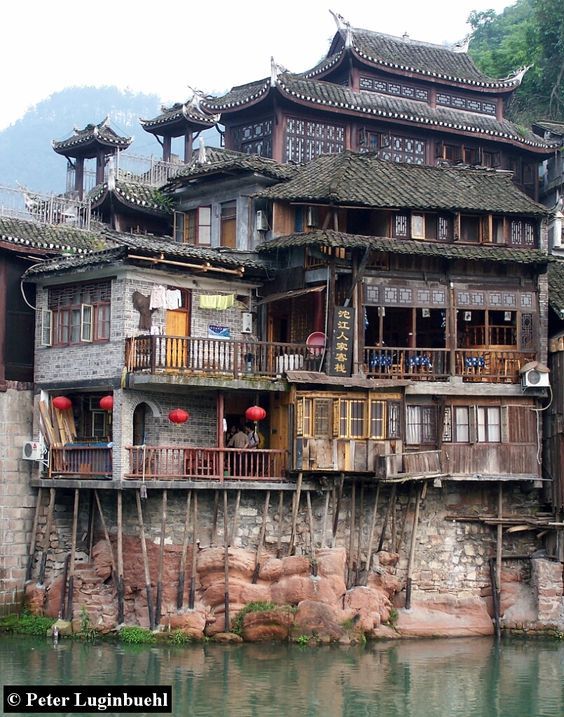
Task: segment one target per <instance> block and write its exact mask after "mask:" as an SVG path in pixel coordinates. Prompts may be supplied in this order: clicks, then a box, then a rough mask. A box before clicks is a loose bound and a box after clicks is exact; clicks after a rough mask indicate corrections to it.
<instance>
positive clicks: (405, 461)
mask: <svg viewBox="0 0 564 717" xmlns="http://www.w3.org/2000/svg"><path fill="white" fill-rule="evenodd" d="M380 471H381V475H383V477H384V479H385V480H390V481H402V480H410V479H413V478H431V477H433V476H436V477H439V476H444V475H445V466H444V456H443V453H442V451H440V450H432V451H414V452H412V453H387V454H385V455H383V456H380Z"/></svg>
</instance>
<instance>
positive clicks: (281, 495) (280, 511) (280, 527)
mask: <svg viewBox="0 0 564 717" xmlns="http://www.w3.org/2000/svg"><path fill="white" fill-rule="evenodd" d="M283 517H284V491H283V490H281V491H280V492H279V493H278V543H277V544H276V557H277V558H279V557H280V555H281V554H282V533H283V530H284V529H283V525H282V519H283Z"/></svg>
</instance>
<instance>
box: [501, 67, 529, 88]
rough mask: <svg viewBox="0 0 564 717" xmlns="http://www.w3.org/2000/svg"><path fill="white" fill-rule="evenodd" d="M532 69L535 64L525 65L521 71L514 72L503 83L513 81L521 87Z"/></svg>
mask: <svg viewBox="0 0 564 717" xmlns="http://www.w3.org/2000/svg"><path fill="white" fill-rule="evenodd" d="M531 67H533V63H531V64H530V65H524V66H523V67H521V68H520V69H519V70H517V71H516V72H514V73H513V74H512V75H508V76H507V77H506V78H505V79H504V80H503V81H505V82H509V81H512V82H516V83H517V84H519V85H520V84H521V82H522V81H523V77H525V74H526V73H527V72H528V71H529V70H530V69H531Z"/></svg>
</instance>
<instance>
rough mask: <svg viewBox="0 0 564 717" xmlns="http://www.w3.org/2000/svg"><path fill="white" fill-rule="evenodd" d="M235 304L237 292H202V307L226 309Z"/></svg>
mask: <svg viewBox="0 0 564 717" xmlns="http://www.w3.org/2000/svg"><path fill="white" fill-rule="evenodd" d="M234 305H235V294H210V295H205V294H200V309H218V310H219V311H225V309H230V308H231V307H232V306H234Z"/></svg>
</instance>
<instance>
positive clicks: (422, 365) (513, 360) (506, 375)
mask: <svg viewBox="0 0 564 717" xmlns="http://www.w3.org/2000/svg"><path fill="white" fill-rule="evenodd" d="M453 357H454V371H453V372H451V361H452V360H453ZM534 359H535V354H534V353H532V352H523V351H516V350H513V349H508V348H507V347H503V348H500V347H498V346H489V347H480V348H471V349H470V348H469V349H456V350H455V351H454V352H453V354H451V352H450V351H449V350H448V349H426V348H415V349H411V348H410V349H406V348H391V347H387V346H386V347H378V346H367V347H366V348H365V349H364V366H365V370H366V372H367V375H368V376H370V377H372V378H401V379H410V380H416V381H425V380H426V381H430V380H431V381H444V380H446V379H447V378H448V377H449V376H451V375H454V376H461V377H462V378H463V380H464V381H485V382H490V383H519V369H520V368H521V367H522V366H524V365H525V364H526V363H527V362H528V361H534Z"/></svg>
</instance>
